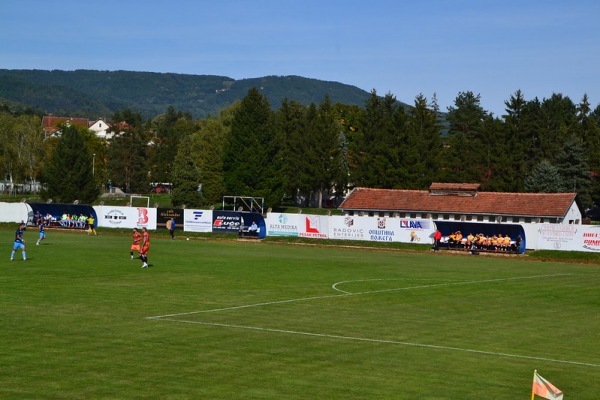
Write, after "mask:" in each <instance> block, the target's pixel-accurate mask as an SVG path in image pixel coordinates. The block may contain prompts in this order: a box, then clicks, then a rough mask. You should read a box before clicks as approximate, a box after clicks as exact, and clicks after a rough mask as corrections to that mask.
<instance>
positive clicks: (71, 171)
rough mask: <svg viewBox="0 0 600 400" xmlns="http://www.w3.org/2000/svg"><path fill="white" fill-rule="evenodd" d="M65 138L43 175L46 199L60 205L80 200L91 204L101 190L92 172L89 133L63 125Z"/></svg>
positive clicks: (62, 137)
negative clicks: (88, 142) (88, 141)
mask: <svg viewBox="0 0 600 400" xmlns="http://www.w3.org/2000/svg"><path fill="white" fill-rule="evenodd" d="M61 131H62V135H61V137H60V140H59V141H58V144H57V146H56V148H55V149H54V153H53V155H52V159H51V160H50V162H49V164H48V165H47V166H46V169H45V170H44V174H43V182H44V183H45V184H46V186H47V189H46V197H50V198H52V199H53V200H55V201H57V202H62V203H72V202H73V201H75V200H79V201H80V202H82V203H87V204H91V203H92V202H93V201H94V200H96V198H97V197H98V194H99V191H98V188H97V186H96V184H95V182H94V176H93V173H92V157H91V155H90V153H89V151H88V149H87V147H86V146H85V139H84V135H85V132H83V131H82V132H80V131H79V130H78V128H77V127H75V126H67V125H63V126H62V127H61Z"/></svg>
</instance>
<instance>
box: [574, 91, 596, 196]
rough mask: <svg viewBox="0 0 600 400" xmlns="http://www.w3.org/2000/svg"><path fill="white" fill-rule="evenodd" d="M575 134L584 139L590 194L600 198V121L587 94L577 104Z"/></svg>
mask: <svg viewBox="0 0 600 400" xmlns="http://www.w3.org/2000/svg"><path fill="white" fill-rule="evenodd" d="M574 132H575V134H576V135H577V137H579V138H581V140H582V141H583V146H584V149H585V152H586V154H587V158H588V161H589V169H590V185H591V186H590V196H591V198H592V199H598V200H600V122H599V121H598V120H597V119H596V118H594V114H593V112H592V110H591V106H590V103H589V100H588V97H587V94H586V95H584V96H583V98H582V99H581V102H580V103H579V105H578V106H577V127H576V128H575V131H574Z"/></svg>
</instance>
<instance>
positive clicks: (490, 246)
mask: <svg viewBox="0 0 600 400" xmlns="http://www.w3.org/2000/svg"><path fill="white" fill-rule="evenodd" d="M521 241H522V238H521V236H518V237H516V238H514V239H513V238H511V237H510V236H509V235H508V234H502V233H498V234H495V235H492V236H488V235H485V234H483V233H479V234H473V233H469V234H468V235H466V236H464V235H463V234H462V232H461V231H456V232H453V233H451V234H450V235H448V236H445V237H443V238H442V240H441V241H440V247H441V248H445V249H448V250H463V251H470V252H471V253H474V252H480V251H482V252H494V253H500V252H504V253H509V252H510V253H517V252H518V251H519V249H520V247H521Z"/></svg>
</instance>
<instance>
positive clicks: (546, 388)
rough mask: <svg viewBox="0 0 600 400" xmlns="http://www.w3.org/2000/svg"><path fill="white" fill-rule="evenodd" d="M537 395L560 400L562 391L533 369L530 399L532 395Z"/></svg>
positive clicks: (551, 399)
mask: <svg viewBox="0 0 600 400" xmlns="http://www.w3.org/2000/svg"><path fill="white" fill-rule="evenodd" d="M536 394H537V395H538V396H540V397H543V398H545V399H549V400H562V398H563V392H561V391H560V390H558V388H557V387H556V386H554V385H553V384H551V383H550V382H548V381H547V380H545V379H544V378H542V377H541V376H540V375H539V374H538V373H537V370H536V371H533V387H532V388H531V400H533V397H534V395H536Z"/></svg>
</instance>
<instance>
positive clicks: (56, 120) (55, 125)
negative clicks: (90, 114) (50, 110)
mask: <svg viewBox="0 0 600 400" xmlns="http://www.w3.org/2000/svg"><path fill="white" fill-rule="evenodd" d="M64 123H69V124H72V125H78V126H82V127H84V128H86V129H87V128H89V126H90V121H89V120H88V119H87V118H73V117H53V116H50V115H44V116H43V117H42V127H43V128H44V132H45V133H46V136H50V135H53V134H55V133H57V132H58V131H60V128H59V125H61V124H64Z"/></svg>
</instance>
